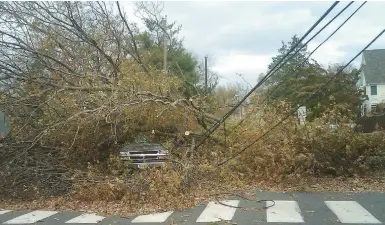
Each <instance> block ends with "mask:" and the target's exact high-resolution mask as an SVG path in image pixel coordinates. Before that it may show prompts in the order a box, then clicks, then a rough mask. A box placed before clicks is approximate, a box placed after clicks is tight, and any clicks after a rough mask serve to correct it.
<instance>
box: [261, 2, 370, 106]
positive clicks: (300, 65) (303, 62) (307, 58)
mask: <svg viewBox="0 0 385 225" xmlns="http://www.w3.org/2000/svg"><path fill="white" fill-rule="evenodd" d="M366 3H367V1H365V2H364V3H362V4H361V5H360V7H358V8H357V9H356V10H355V11H354V12H353V13H352V14H351V15H350V16H349V17H348V18H347V19H346V20H345V21H344V22H343V23H342V24H341V25H340V26H339V27H338V28H337V29H336V30H334V32H333V33H331V34H330V35H329V36H328V37H327V38H326V39H325V40H324V41H323V42H321V43H320V44H319V45H318V46H317V47H316V48H315V49H314V50H313V51H312V52H311V53H310V54H309V55H308V56H307V57H306V59H305V60H304V61H302V63H301V64H299V65H298V66H296V67H295V68H294V70H293V73H294V72H298V71H296V70H297V69H299V68H300V67H302V66H303V65H304V64H305V63H306V61H308V60H309V58H310V57H311V56H312V55H313V54H314V52H315V51H317V50H318V49H319V48H320V47H321V46H322V45H323V44H325V42H327V41H328V40H329V39H330V38H331V37H332V36H333V35H334V34H335V33H336V32H337V31H338V30H339V29H340V28H341V27H343V26H344V25H345V23H346V22H348V21H349V20H350V19H351V18H352V17H353V16H354V15H355V14H356V13H357V12H358V10H360V9H361V8H362V7H363V6H364V5H365V4H366ZM348 6H349V5H348ZM348 6H347V7H348ZM345 8H346V7H345ZM333 19H334V18H333ZM282 83H283V82H281V83H279V84H278V85H276V86H275V87H274V88H273V90H271V91H270V92H269V93H268V94H267V96H270V95H271V94H272V93H273V92H274V91H275V90H276V89H277V88H278V87H279V86H280V85H281V84H282ZM267 98H268V97H267ZM265 100H266V99H264V100H263V101H262V103H263V102H264V101H265Z"/></svg>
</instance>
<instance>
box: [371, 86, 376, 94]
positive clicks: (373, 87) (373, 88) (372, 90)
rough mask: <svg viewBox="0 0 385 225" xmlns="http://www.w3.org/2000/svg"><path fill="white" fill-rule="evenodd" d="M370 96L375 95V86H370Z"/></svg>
mask: <svg viewBox="0 0 385 225" xmlns="http://www.w3.org/2000/svg"><path fill="white" fill-rule="evenodd" d="M370 94H371V95H377V85H373V86H370Z"/></svg>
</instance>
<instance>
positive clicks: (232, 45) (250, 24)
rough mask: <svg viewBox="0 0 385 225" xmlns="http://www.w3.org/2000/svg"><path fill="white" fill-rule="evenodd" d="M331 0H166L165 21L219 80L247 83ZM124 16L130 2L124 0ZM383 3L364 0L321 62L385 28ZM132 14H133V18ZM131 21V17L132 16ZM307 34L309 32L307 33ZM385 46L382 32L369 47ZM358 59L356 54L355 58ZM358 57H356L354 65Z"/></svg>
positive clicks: (343, 55)
mask: <svg viewBox="0 0 385 225" xmlns="http://www.w3.org/2000/svg"><path fill="white" fill-rule="evenodd" d="M332 3H333V2H331V1H330V2H326V1H324V2H310V1H309V2H279V1H270V2H247V1H245V2H242V1H166V2H165V3H164V4H165V8H164V13H165V14H166V15H167V17H168V21H169V22H171V21H177V23H178V24H181V25H182V26H183V27H182V31H181V37H184V40H185V41H184V44H185V47H186V48H187V49H188V50H190V51H191V52H193V54H194V55H196V56H197V57H199V58H200V59H202V60H203V58H204V55H206V54H207V55H209V56H210V57H211V58H212V60H213V61H211V63H212V67H213V70H215V71H216V72H217V73H218V75H219V76H220V83H221V84H226V83H232V82H243V81H242V79H241V78H240V77H239V76H238V75H236V74H237V73H240V74H243V76H244V78H245V79H246V80H247V82H249V83H250V84H251V85H255V84H256V83H257V78H258V75H259V74H260V73H265V72H266V71H267V66H268V64H269V63H270V62H271V57H272V56H274V55H276V54H277V50H278V48H280V47H281V42H282V41H285V42H287V41H289V40H290V38H291V37H292V36H293V35H294V34H297V35H299V36H302V35H303V34H304V33H305V32H306V30H308V29H309V28H310V27H311V26H312V25H313V24H314V23H315V22H316V21H317V20H318V19H319V17H320V16H321V15H322V14H323V13H324V12H325V11H326V10H327V8H329V7H330V6H331V4H332ZM348 3H349V2H340V3H339V4H338V5H337V6H336V7H335V9H334V10H333V11H332V12H331V13H330V14H329V16H328V17H327V18H326V19H325V20H324V22H323V23H322V24H321V25H320V26H319V27H318V28H316V30H315V31H314V32H313V33H312V34H314V33H316V32H317V31H318V29H319V28H321V27H322V25H324V24H325V23H327V22H328V21H329V20H330V19H331V18H332V17H333V16H334V15H335V14H337V13H338V12H339V11H340V10H341V9H342V8H343V7H345V6H346V5H347V4H348ZM361 4H362V2H358V1H357V2H355V3H353V4H352V5H351V7H350V8H348V9H347V10H346V11H345V12H344V13H343V14H342V15H341V16H340V17H339V18H338V19H336V20H335V21H334V22H333V23H332V24H330V25H329V27H328V28H327V29H325V30H324V31H323V32H322V33H321V34H320V35H319V36H317V38H315V39H314V41H312V42H310V44H309V50H310V51H312V50H313V48H315V47H316V46H317V45H318V44H319V43H321V42H322V41H323V40H324V39H325V38H326V37H327V36H328V35H329V34H330V33H332V32H333V31H334V29H336V28H337V27H338V26H339V25H340V24H341V23H342V22H343V21H344V20H345V19H346V18H347V17H349V16H350V14H351V13H352V12H353V11H354V10H355V9H357V8H358V7H359V6H360V5H361ZM123 5H124V8H125V11H126V13H127V16H129V17H130V13H131V12H132V9H133V7H132V2H124V3H123ZM384 9H385V2H372V1H371V2H368V3H367V4H366V5H365V6H363V7H362V8H361V10H360V11H358V12H357V14H356V15H355V16H353V18H352V19H351V20H349V21H348V22H347V23H346V25H345V26H344V27H342V28H341V29H340V30H339V31H338V32H337V33H336V34H335V35H334V36H333V37H332V38H331V39H330V40H329V41H328V42H326V43H325V44H324V45H323V46H322V47H321V48H320V49H319V50H317V52H316V53H315V54H314V57H313V58H314V59H316V60H317V61H318V62H319V63H321V64H323V65H328V64H329V63H339V62H348V61H349V60H350V59H351V58H352V57H354V55H356V54H357V53H358V52H359V51H360V50H361V49H362V48H363V47H364V46H365V45H366V44H367V43H369V42H370V41H371V40H372V39H373V38H374V37H375V36H376V35H377V34H378V33H379V32H381V31H382V30H383V29H384V28H385V13H384ZM131 18H132V17H131ZM132 20H135V19H134V18H133V19H132ZM309 37H310V36H309ZM383 48H385V35H384V36H382V37H381V38H380V39H378V40H377V42H376V43H374V44H373V45H372V46H371V47H370V48H369V49H383ZM359 59H360V58H359ZM359 61H360V60H358V61H356V62H355V63H356V65H357V64H358V63H359Z"/></svg>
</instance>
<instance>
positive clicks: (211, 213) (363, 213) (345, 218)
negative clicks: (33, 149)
mask: <svg viewBox="0 0 385 225" xmlns="http://www.w3.org/2000/svg"><path fill="white" fill-rule="evenodd" d="M321 201H322V200H321ZM221 203H222V204H225V205H229V206H232V207H229V206H225V205H222V204H219V203H218V202H209V203H208V204H207V205H206V207H205V208H204V209H200V208H199V209H195V210H199V211H195V212H196V213H199V215H198V214H196V216H197V217H195V216H194V217H189V218H190V219H188V221H189V223H194V222H196V223H198V224H199V223H212V222H219V221H222V220H224V221H232V220H235V222H237V220H238V218H237V216H241V215H245V214H244V212H245V211H243V212H242V213H241V214H237V215H236V213H237V208H236V207H237V206H239V205H241V206H242V205H243V203H240V201H238V200H224V201H221ZM272 204H273V202H269V201H267V202H266V206H271V207H269V208H267V209H266V211H265V213H266V220H265V222H267V223H297V224H298V223H305V224H306V221H305V220H306V218H308V217H307V215H306V213H305V217H304V216H303V215H304V214H303V213H302V211H301V209H300V207H299V204H298V202H297V201H293V200H292V201H280V200H275V205H272ZM322 204H324V205H323V209H322V210H318V212H319V213H321V215H323V214H324V213H326V214H325V215H328V218H325V219H328V220H329V219H330V216H331V215H332V214H331V213H333V214H334V215H335V216H336V217H337V218H338V220H339V223H340V224H347V223H348V224H381V221H379V220H378V219H377V218H376V217H375V216H373V215H372V214H371V213H370V212H369V211H368V210H367V209H365V208H364V207H363V206H361V205H360V204H359V203H358V202H356V201H322ZM327 208H328V209H329V210H330V211H329V213H327V212H325V209H327ZM302 210H306V209H302ZM246 211H247V210H246ZM9 212H13V211H12V210H5V209H1V210H0V224H1V223H2V222H3V223H2V224H4V225H5V224H17V225H20V224H32V223H36V222H42V224H43V225H44V224H45V223H44V222H46V221H45V219H47V218H49V217H51V216H53V215H55V214H57V213H58V212H56V211H33V212H28V213H25V214H23V215H20V216H17V217H15V218H13V219H12V218H9V217H10V216H13V213H10V214H7V213H9ZM173 213H174V211H168V212H162V213H154V214H148V215H140V216H137V217H136V218H134V219H133V220H132V221H131V224H138V223H139V224H140V223H142V224H143V223H145V224H147V223H158V224H164V223H165V222H167V221H168V220H173V219H175V218H173V217H172V215H173ZM250 213H251V214H250V216H251V215H253V214H252V213H253V212H252V211H250ZM254 213H255V212H254ZM314 213H317V211H314ZM377 213H378V211H377ZM17 215H19V214H17ZM178 215H180V214H179V213H175V214H174V216H175V217H176V218H178ZM254 215H255V214H254ZM376 215H378V214H376ZM234 216H235V217H234ZM56 217H57V218H56ZM256 217H257V216H256ZM258 217H259V219H258V221H261V222H263V221H262V220H261V218H263V215H261V214H259V215H258ZM1 218H6V220H7V221H5V220H4V219H3V220H2V219H1ZM61 218H62V217H61V216H55V219H56V220H58V221H59V220H60V223H65V224H69V225H70V224H97V223H99V222H102V221H104V219H105V217H103V216H99V215H96V214H89V213H84V214H81V215H80V216H74V217H73V218H72V219H71V218H68V217H65V218H67V219H65V220H64V219H63V220H61ZM51 219H52V218H51ZM255 219H256V218H255ZM48 221H49V220H48ZM186 221H187V220H186ZM233 222H234V221H233ZM129 223H130V220H129V219H127V224H129Z"/></svg>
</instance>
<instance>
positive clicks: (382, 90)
mask: <svg viewBox="0 0 385 225" xmlns="http://www.w3.org/2000/svg"><path fill="white" fill-rule="evenodd" d="M370 86H371V85H367V86H366V87H365V88H366V94H367V95H368V98H369V100H367V101H365V102H364V104H365V105H366V107H367V109H368V112H370V109H371V105H374V104H379V103H382V102H385V84H378V85H377V95H371V93H370Z"/></svg>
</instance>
